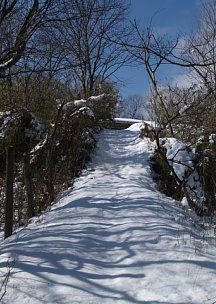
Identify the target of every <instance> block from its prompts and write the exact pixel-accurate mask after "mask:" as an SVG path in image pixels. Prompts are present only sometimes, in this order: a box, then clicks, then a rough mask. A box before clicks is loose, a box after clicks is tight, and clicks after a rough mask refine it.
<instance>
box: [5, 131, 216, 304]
mask: <svg viewBox="0 0 216 304" xmlns="http://www.w3.org/2000/svg"><path fill="white" fill-rule="evenodd" d="M152 149H153V147H152V144H151V143H150V142H149V141H148V140H147V139H146V140H141V139H140V138H139V132H138V131H136V130H135V128H134V130H133V131H131V130H119V131H116V130H115V131H113V130H106V131H104V132H103V134H102V135H101V137H100V140H99V144H98V150H97V153H96V155H95V157H94V158H93V161H92V163H91V164H90V165H89V167H88V169H87V170H86V171H84V172H83V174H82V176H81V177H80V178H78V179H77V180H76V182H75V185H74V187H73V189H68V191H66V192H65V193H63V194H62V195H61V196H60V197H59V198H58V201H57V202H56V203H55V204H54V205H53V206H52V208H51V211H50V212H48V211H47V212H45V213H43V214H42V215H41V216H40V217H38V218H33V219H31V224H29V226H28V227H24V228H22V229H20V230H17V231H16V233H15V234H14V235H13V236H12V237H10V238H8V239H7V240H5V241H2V242H1V244H0V252H1V256H0V263H1V268H0V278H1V282H0V286H1V285H2V284H3V282H4V279H5V282H6V281H7V273H8V271H9V270H10V275H9V281H8V282H7V286H6V291H7V292H6V294H5V295H4V297H3V298H2V300H1V303H3V304H4V303H5V304H6V303H16V304H29V303H31V304H39V303H49V304H51V303H52V304H53V303H58V304H71V303H73V304H78V303H79V304H81V303H82V304H83V303H85V304H93V303H94V304H107V303H108V304H113V303H117V304H126V303H134V304H141V303H142V304H144V303H148V304H150V303H151V304H159V303H161V304H162V303H168V304H171V303H172V304H173V303H178V304H180V303H182V304H183V303H190V304H203V303H206V304H208V303H211V304H212V303H214V302H215V301H216V291H215V279H216V250H215V238H214V237H213V236H212V235H211V234H210V230H203V229H202V228H201V227H200V225H199V222H198V221H196V218H194V217H192V216H191V214H192V213H191V214H190V213H188V211H185V210H184V209H183V207H182V206H181V204H180V203H179V204H178V203H176V202H175V201H174V200H172V199H170V198H167V197H166V196H165V195H163V194H161V193H160V192H158V191H157V187H156V185H155V184H154V182H153V180H152V177H151V171H150V165H149V157H150V155H151V153H152V152H151V151H152ZM2 287H3V288H1V295H2V294H3V292H4V286H2ZM0 297H1V296H0Z"/></svg>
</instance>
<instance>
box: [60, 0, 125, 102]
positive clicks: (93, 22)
mask: <svg viewBox="0 0 216 304" xmlns="http://www.w3.org/2000/svg"><path fill="white" fill-rule="evenodd" d="M127 8H128V5H127V3H125V1H124V2H123V1H121V0H117V1H116V0H104V1H100V0H82V1H80V0H68V1H66V2H65V12H64V13H65V15H66V21H65V22H64V24H63V25H62V26H61V37H62V41H63V47H64V49H65V51H66V52H67V63H68V65H70V67H71V69H70V73H71V77H72V79H73V81H74V83H75V84H76V85H77V86H78V89H79V90H82V91H83V94H84V97H88V96H87V95H88V94H92V92H93V90H94V87H95V83H97V85H98V83H99V82H100V83H103V82H104V81H105V80H107V79H108V78H109V77H110V76H111V75H113V74H114V73H115V72H116V71H117V70H118V69H119V68H120V67H121V66H122V65H123V64H125V62H126V61H127V59H128V58H127V56H126V55H125V53H124V52H123V48H122V46H121V45H118V44H115V43H113V42H112V41H111V40H110V37H112V39H113V40H118V39H120V38H122V37H123V36H125V35H126V33H127V30H126V28H125V27H124V25H125V14H126V12H127Z"/></svg>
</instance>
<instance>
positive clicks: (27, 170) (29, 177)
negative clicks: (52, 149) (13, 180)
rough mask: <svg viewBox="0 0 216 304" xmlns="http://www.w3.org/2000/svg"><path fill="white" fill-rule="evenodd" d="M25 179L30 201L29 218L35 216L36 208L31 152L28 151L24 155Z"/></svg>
mask: <svg viewBox="0 0 216 304" xmlns="http://www.w3.org/2000/svg"><path fill="white" fill-rule="evenodd" d="M24 179H25V185H26V193H27V201H28V218H31V217H32V216H35V210H34V199H33V187H32V175H31V168H30V156H29V153H26V154H25V156H24Z"/></svg>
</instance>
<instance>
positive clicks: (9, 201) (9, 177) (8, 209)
mask: <svg viewBox="0 0 216 304" xmlns="http://www.w3.org/2000/svg"><path fill="white" fill-rule="evenodd" d="M6 157H7V159H6V198H5V231H4V233H5V234H4V237H5V239H6V238H7V237H9V236H11V235H12V233H13V184H14V161H15V148H14V147H12V146H10V147H7V149H6Z"/></svg>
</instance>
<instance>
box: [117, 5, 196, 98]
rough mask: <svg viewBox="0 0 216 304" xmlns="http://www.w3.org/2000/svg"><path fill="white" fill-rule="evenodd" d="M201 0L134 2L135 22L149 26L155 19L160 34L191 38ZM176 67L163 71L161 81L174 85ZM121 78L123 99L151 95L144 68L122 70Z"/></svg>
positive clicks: (133, 15)
mask: <svg viewBox="0 0 216 304" xmlns="http://www.w3.org/2000/svg"><path fill="white" fill-rule="evenodd" d="M199 3H200V2H199V0H131V9H130V16H131V19H134V18H137V19H138V20H139V22H140V23H141V24H142V25H143V27H146V26H148V25H149V23H150V20H151V19H152V18H153V25H154V26H155V27H156V29H157V31H158V32H160V33H163V34H167V35H169V36H172V37H175V35H180V36H184V35H188V34H190V33H192V32H193V31H194V30H195V28H196V22H197V18H198V16H199V13H200V10H199V6H200V4H199ZM185 72H186V71H182V72H181V71H179V69H177V68H176V67H171V66H166V68H163V70H161V72H160V71H159V74H158V77H159V80H160V81H161V82H162V83H163V82H164V83H166V82H170V83H171V82H172V81H173V80H174V79H175V77H177V76H178V75H179V73H185ZM117 76H118V77H119V78H121V79H122V81H123V84H122V85H121V86H120V93H121V95H122V96H123V97H126V96H128V95H133V94H138V95H145V94H147V93H148V89H149V82H148V78H147V76H146V73H145V70H144V66H142V65H140V66H139V67H136V68H132V67H127V68H123V69H121V70H120V71H119V72H118V73H117Z"/></svg>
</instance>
